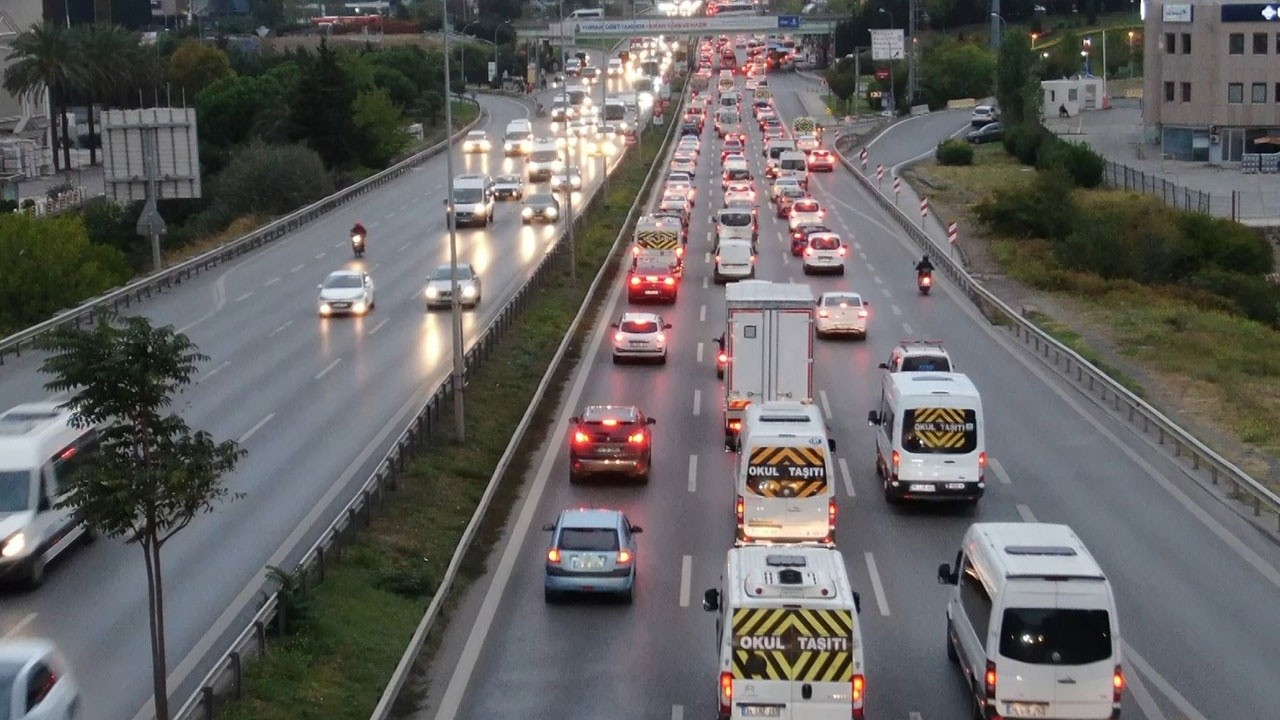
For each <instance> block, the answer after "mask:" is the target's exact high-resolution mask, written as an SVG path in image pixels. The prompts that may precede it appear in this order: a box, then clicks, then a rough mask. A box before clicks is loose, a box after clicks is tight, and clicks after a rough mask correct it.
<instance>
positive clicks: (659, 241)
mask: <svg viewBox="0 0 1280 720" xmlns="http://www.w3.org/2000/svg"><path fill="white" fill-rule="evenodd" d="M636 244H637V245H639V246H640V247H642V248H647V249H649V250H675V249H676V248H678V247H680V236H679V234H677V233H673V232H671V231H669V230H663V231H658V230H641V231H640V232H638V233H636Z"/></svg>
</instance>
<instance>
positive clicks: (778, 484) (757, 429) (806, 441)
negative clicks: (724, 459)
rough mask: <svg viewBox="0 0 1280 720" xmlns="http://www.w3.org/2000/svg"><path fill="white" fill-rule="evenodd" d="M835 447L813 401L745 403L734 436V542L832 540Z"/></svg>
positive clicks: (833, 534) (834, 505) (825, 542)
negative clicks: (737, 436) (739, 430)
mask: <svg viewBox="0 0 1280 720" xmlns="http://www.w3.org/2000/svg"><path fill="white" fill-rule="evenodd" d="M835 450H836V441H835V440H833V439H831V438H828V437H827V426H826V423H824V422H823V421H822V415H821V413H820V412H819V411H818V408H816V407H814V406H813V405H812V404H811V403H802V402H798V401H795V400H775V401H771V402H753V403H751V404H750V405H748V406H747V410H746V414H745V415H744V417H743V420H742V434H741V435H740V440H739V442H738V470H737V473H736V475H737V498H736V499H735V500H734V515H735V516H736V517H737V521H738V533H737V543H738V544H744V543H822V544H826V545H829V544H832V543H834V542H835V539H836V499H835V492H833V490H832V483H833V482H834V481H835V473H834V472H833V471H832V465H831V454H830V453H833V452H835Z"/></svg>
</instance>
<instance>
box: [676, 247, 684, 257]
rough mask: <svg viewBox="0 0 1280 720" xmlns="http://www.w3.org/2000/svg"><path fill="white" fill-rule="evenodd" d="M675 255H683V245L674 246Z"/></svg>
mask: <svg viewBox="0 0 1280 720" xmlns="http://www.w3.org/2000/svg"><path fill="white" fill-rule="evenodd" d="M676 257H684V247H678V248H676Z"/></svg>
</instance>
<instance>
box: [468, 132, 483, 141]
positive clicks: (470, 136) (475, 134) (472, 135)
mask: <svg viewBox="0 0 1280 720" xmlns="http://www.w3.org/2000/svg"><path fill="white" fill-rule="evenodd" d="M467 139H468V140H483V139H484V133H482V132H473V133H467Z"/></svg>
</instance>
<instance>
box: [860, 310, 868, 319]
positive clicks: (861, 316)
mask: <svg viewBox="0 0 1280 720" xmlns="http://www.w3.org/2000/svg"><path fill="white" fill-rule="evenodd" d="M866 316H867V311H866V310H859V311H858V317H860V318H865V317H866Z"/></svg>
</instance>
